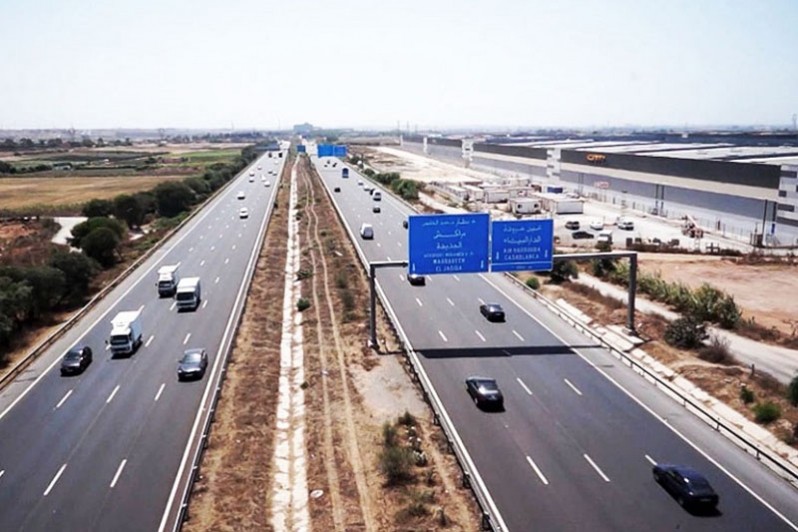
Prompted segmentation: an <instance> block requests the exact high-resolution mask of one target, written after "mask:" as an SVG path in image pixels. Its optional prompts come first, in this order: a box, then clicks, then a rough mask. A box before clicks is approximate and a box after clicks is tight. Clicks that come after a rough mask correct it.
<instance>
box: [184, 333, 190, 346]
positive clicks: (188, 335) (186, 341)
mask: <svg viewBox="0 0 798 532" xmlns="http://www.w3.org/2000/svg"><path fill="white" fill-rule="evenodd" d="M189 338H191V333H188V334H187V335H186V337H185V338H184V339H183V345H186V344H187V343H188V339H189Z"/></svg>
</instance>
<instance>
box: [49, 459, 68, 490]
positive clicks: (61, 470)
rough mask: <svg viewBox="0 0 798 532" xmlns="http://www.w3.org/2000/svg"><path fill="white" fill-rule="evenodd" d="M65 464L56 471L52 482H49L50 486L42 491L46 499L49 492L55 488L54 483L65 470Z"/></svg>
mask: <svg viewBox="0 0 798 532" xmlns="http://www.w3.org/2000/svg"><path fill="white" fill-rule="evenodd" d="M66 466H67V465H66V464H64V465H62V466H61V469H59V470H58V473H56V474H55V476H54V477H53V480H51V481H50V484H49V485H48V486H47V489H46V490H44V496H45V497H47V496H48V495H49V494H50V491H51V490H52V489H53V486H55V483H56V482H58V479H59V478H61V475H62V474H63V473H64V469H66Z"/></svg>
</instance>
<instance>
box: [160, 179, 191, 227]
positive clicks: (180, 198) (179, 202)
mask: <svg viewBox="0 0 798 532" xmlns="http://www.w3.org/2000/svg"><path fill="white" fill-rule="evenodd" d="M153 192H154V193H155V200H156V201H157V203H158V214H160V215H161V216H164V217H166V218H172V217H173V216H177V215H178V214H180V213H182V212H184V211H186V210H188V208H189V207H190V206H191V204H192V203H193V201H194V191H192V190H191V189H190V188H189V187H188V185H186V184H185V183H175V182H169V181H168V182H166V183H160V184H159V185H158V186H156V187H155V189H154V190H153Z"/></svg>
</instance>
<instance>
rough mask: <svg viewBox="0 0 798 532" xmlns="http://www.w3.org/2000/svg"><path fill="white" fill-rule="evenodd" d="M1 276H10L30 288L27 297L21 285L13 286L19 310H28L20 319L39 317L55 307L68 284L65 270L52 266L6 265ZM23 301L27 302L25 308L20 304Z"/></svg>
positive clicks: (0, 272) (0, 273) (13, 293)
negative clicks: (23, 266)
mask: <svg viewBox="0 0 798 532" xmlns="http://www.w3.org/2000/svg"><path fill="white" fill-rule="evenodd" d="M0 276H4V277H8V278H10V279H11V280H13V281H15V282H16V283H23V284H25V285H27V286H28V287H29V288H30V293H29V297H26V296H27V293H26V292H25V291H22V292H20V287H12V290H13V291H12V292H11V293H12V295H13V297H14V300H15V304H16V305H17V310H25V311H26V312H25V313H24V314H23V315H22V316H24V317H23V318H22V319H21V320H20V321H24V320H25V319H37V318H39V317H41V316H42V315H43V314H44V313H45V312H46V311H49V310H51V309H53V308H55V306H56V305H58V303H59V302H60V301H61V298H62V297H63V294H64V288H65V286H66V281H65V277H64V274H63V272H61V271H60V270H57V269H56V268H53V267H50V266H31V267H27V268H20V267H14V266H6V267H4V268H2V271H0ZM21 298H23V299H21ZM24 300H27V301H24ZM21 301H22V302H24V303H25V308H24V309H22V308H20V306H19V303H20V302H21Z"/></svg>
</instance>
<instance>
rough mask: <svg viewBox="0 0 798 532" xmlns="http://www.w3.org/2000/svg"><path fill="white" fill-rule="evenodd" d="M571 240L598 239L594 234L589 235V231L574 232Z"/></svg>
mask: <svg viewBox="0 0 798 532" xmlns="http://www.w3.org/2000/svg"><path fill="white" fill-rule="evenodd" d="M571 238H573V239H574V240H583V239H586V238H596V237H595V236H593V233H588V232H587V231H574V232H573V233H571Z"/></svg>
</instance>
